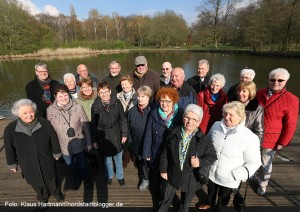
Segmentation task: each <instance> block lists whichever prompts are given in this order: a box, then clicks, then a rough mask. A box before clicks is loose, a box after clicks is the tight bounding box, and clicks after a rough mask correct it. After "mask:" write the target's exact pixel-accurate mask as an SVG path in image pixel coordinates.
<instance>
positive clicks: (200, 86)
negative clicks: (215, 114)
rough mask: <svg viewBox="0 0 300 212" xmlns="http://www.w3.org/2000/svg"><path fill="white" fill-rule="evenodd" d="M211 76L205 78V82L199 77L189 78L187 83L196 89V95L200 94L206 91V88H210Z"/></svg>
mask: <svg viewBox="0 0 300 212" xmlns="http://www.w3.org/2000/svg"><path fill="white" fill-rule="evenodd" d="M209 78H210V76H205V77H204V81H203V82H202V81H201V80H200V77H199V76H193V77H191V78H189V79H188V80H187V81H186V82H187V83H188V84H189V85H190V86H192V87H193V88H194V90H195V91H196V93H197V94H198V93H199V92H200V91H204V90H205V88H206V87H207V86H208V82H209Z"/></svg>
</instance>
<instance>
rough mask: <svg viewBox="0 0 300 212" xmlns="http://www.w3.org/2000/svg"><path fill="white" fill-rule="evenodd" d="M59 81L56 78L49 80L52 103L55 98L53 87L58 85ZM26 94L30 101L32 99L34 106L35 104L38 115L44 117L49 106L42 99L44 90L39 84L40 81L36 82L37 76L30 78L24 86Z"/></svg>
mask: <svg viewBox="0 0 300 212" xmlns="http://www.w3.org/2000/svg"><path fill="white" fill-rule="evenodd" d="M58 84H59V82H58V81H56V80H52V81H51V82H50V85H49V86H50V92H51V102H52V103H53V102H54V100H55V97H54V94H53V93H54V87H55V85H58ZM25 90H26V95H27V98H28V99H30V100H31V101H33V102H34V103H35V104H36V106H37V112H38V113H37V114H38V115H39V116H42V117H44V118H46V110H47V108H48V106H49V104H47V103H46V102H45V101H43V94H44V90H43V88H42V86H41V85H40V83H39V82H38V80H37V78H35V79H34V80H32V81H31V82H29V83H28V84H27V85H26V87H25Z"/></svg>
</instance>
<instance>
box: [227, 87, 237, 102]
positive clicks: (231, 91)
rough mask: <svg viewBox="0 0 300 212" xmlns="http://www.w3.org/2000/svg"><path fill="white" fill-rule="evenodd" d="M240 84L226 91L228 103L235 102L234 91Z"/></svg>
mask: <svg viewBox="0 0 300 212" xmlns="http://www.w3.org/2000/svg"><path fill="white" fill-rule="evenodd" d="M239 84H240V83H238V84H235V85H233V86H231V87H230V88H229V89H228V91H227V97H228V102H232V101H237V96H236V89H237V87H238V85H239Z"/></svg>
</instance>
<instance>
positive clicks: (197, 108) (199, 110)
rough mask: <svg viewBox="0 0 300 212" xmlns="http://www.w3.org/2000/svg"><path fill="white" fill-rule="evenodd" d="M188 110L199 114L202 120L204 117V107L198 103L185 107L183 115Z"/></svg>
mask: <svg viewBox="0 0 300 212" xmlns="http://www.w3.org/2000/svg"><path fill="white" fill-rule="evenodd" d="M188 112H191V113H194V114H195V115H197V116H198V118H199V120H200V121H201V120H202V118H203V109H202V107H200V106H199V105H196V104H189V105H188V106H186V108H185V109H184V113H183V117H184V116H185V115H186V114H187V113H188Z"/></svg>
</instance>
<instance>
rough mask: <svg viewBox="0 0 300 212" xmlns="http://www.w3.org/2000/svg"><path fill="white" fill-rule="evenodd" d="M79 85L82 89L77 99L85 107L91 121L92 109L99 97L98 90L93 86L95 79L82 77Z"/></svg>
mask: <svg viewBox="0 0 300 212" xmlns="http://www.w3.org/2000/svg"><path fill="white" fill-rule="evenodd" d="M78 86H79V87H80V91H79V93H78V98H77V99H76V100H75V101H76V102H77V103H78V104H80V105H81V106H82V107H83V109H84V111H85V113H86V115H87V117H88V119H89V121H91V119H92V115H91V109H92V105H93V103H94V101H95V99H96V97H97V90H96V89H94V88H93V81H92V80H91V79H89V78H83V79H81V80H80V81H79V82H78Z"/></svg>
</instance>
